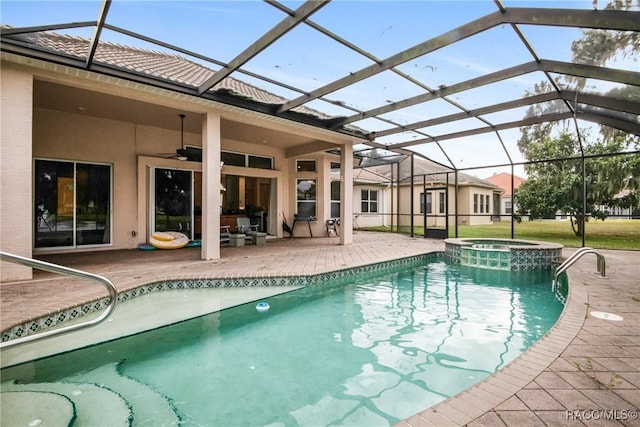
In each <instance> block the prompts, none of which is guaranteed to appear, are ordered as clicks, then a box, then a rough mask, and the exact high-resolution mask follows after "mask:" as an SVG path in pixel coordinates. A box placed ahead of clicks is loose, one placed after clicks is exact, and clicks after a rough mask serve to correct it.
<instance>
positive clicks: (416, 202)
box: [393, 185, 493, 227]
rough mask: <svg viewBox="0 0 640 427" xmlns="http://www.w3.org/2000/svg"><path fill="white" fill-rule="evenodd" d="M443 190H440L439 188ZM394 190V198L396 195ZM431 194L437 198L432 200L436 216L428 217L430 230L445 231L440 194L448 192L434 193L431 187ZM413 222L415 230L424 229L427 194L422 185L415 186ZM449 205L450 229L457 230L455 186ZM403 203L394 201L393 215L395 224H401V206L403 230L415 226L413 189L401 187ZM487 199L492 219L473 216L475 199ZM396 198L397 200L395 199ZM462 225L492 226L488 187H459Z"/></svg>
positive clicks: (451, 187)
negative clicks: (423, 195)
mask: <svg viewBox="0 0 640 427" xmlns="http://www.w3.org/2000/svg"><path fill="white" fill-rule="evenodd" d="M438 187H440V186H438ZM395 191H396V189H395V187H394V194H395ZM426 191H427V192H431V193H432V194H433V196H432V197H433V198H432V204H431V206H432V211H431V212H432V213H431V214H430V215H427V227H444V226H445V224H446V218H445V216H444V215H443V214H440V213H439V197H440V194H439V193H440V192H442V191H444V190H443V189H434V190H432V189H430V188H429V187H428V186H427V188H426ZM413 192H414V193H413V212H414V216H413V221H414V225H415V226H422V225H423V215H422V214H420V193H422V192H424V189H423V187H422V185H415V186H414V190H413ZM448 192H449V201H448V205H449V206H448V209H449V226H453V225H454V224H455V215H454V213H455V211H456V205H455V185H449V191H448ZM398 193H399V196H400V200H399V202H398V200H395V199H394V201H393V211H394V220H393V221H394V224H395V223H396V221H398V216H397V211H398V206H399V209H400V218H399V223H400V225H401V226H409V225H410V223H411V215H410V213H411V187H410V186H409V185H403V186H400V189H399V190H398ZM474 194H478V195H483V196H489V215H487V213H486V212H484V213H483V214H482V216H481V214H480V213H478V215H477V216H474V215H473V195H474ZM394 197H395V196H394ZM457 207H458V212H459V216H458V224H460V225H480V224H491V223H492V219H491V216H490V214H491V213H492V211H493V190H492V189H490V188H486V187H481V186H479V185H461V186H459V187H458V206H457Z"/></svg>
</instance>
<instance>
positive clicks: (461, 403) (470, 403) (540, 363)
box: [395, 272, 589, 427]
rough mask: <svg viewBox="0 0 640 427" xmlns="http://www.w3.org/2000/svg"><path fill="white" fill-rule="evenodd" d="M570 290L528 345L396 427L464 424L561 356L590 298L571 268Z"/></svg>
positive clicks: (514, 391)
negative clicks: (546, 326) (479, 378)
mask: <svg viewBox="0 0 640 427" xmlns="http://www.w3.org/2000/svg"><path fill="white" fill-rule="evenodd" d="M567 273H568V274H567V276H568V279H569V292H568V295H567V300H566V302H565V306H564V309H563V310H562V313H560V318H559V319H558V321H557V322H556V324H555V325H553V327H552V328H551V329H550V330H549V331H548V332H547V333H546V334H545V335H544V336H543V337H542V338H540V339H539V340H538V341H536V342H535V343H534V344H533V345H532V346H531V347H529V348H528V349H527V350H525V351H524V353H522V354H521V355H520V356H518V357H517V358H516V359H514V360H513V361H511V362H510V363H508V364H507V365H506V366H505V367H504V368H502V369H500V370H499V371H498V372H496V373H494V374H492V375H491V376H489V377H488V378H485V379H484V380H482V381H480V382H479V383H477V384H475V385H474V386H471V387H470V388H468V389H466V390H463V391H461V392H460V393H458V394H456V395H454V396H451V397H449V398H448V399H446V400H444V401H442V402H440V403H438V404H436V405H434V406H431V407H429V408H427V409H425V410H424V411H421V412H419V413H417V414H415V415H413V416H411V417H409V418H406V419H404V420H402V421H400V422H399V423H397V424H395V427H416V426H420V427H431V426H433V427H438V426H445V425H446V426H464V425H467V424H469V423H470V422H472V421H473V420H475V419H477V418H478V417H481V416H482V415H484V414H486V413H487V412H489V411H491V410H493V409H494V408H495V407H496V406H498V405H500V404H501V403H503V402H505V401H506V400H508V399H509V398H510V397H512V396H514V395H515V394H516V393H517V392H519V391H520V390H522V389H523V388H525V386H527V385H528V384H529V383H531V382H532V381H533V380H534V379H535V378H536V377H537V376H538V375H540V374H541V373H542V372H543V371H544V370H545V369H547V368H548V367H549V365H551V364H552V363H553V362H554V361H556V360H557V359H558V357H560V355H561V354H562V352H563V351H564V350H565V349H566V348H567V345H568V343H570V342H571V341H572V340H573V339H574V338H575V337H576V336H577V335H578V333H579V332H580V330H581V328H582V326H583V325H584V322H585V319H586V316H587V310H588V302H589V293H588V289H587V287H586V286H578V284H579V283H578V282H579V281H578V280H572V276H571V273H570V272H567Z"/></svg>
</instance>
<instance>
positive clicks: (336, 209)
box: [331, 181, 340, 218]
mask: <svg viewBox="0 0 640 427" xmlns="http://www.w3.org/2000/svg"><path fill="white" fill-rule="evenodd" d="M331 218H340V181H331Z"/></svg>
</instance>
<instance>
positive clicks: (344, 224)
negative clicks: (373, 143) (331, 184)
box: [340, 144, 353, 245]
mask: <svg viewBox="0 0 640 427" xmlns="http://www.w3.org/2000/svg"><path fill="white" fill-rule="evenodd" d="M340 175H341V176H342V185H341V186H340V244H341V245H349V244H351V243H353V146H352V145H351V144H345V145H343V146H342V147H340Z"/></svg>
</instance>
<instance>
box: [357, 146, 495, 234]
mask: <svg viewBox="0 0 640 427" xmlns="http://www.w3.org/2000/svg"><path fill="white" fill-rule="evenodd" d="M410 164H411V162H410V160H409V159H405V160H403V161H402V162H400V163H399V166H398V164H394V165H380V166H373V167H369V168H367V170H369V171H371V172H373V173H376V174H377V175H379V176H382V177H384V179H385V180H386V183H387V185H388V192H389V193H390V194H389V195H388V196H386V197H385V198H386V199H388V200H389V202H388V205H387V206H388V207H389V208H388V209H387V210H386V212H385V213H386V214H387V215H386V216H387V217H388V218H387V220H386V221H387V222H388V223H393V224H395V225H397V224H399V225H401V226H408V225H410V224H411V219H412V218H411V207H412V204H411V200H412V197H411V194H412V190H411V179H410V177H411V166H410ZM391 181H393V185H391ZM355 189H356V184H355V183H354V190H355ZM502 191H503V190H502V189H500V188H499V187H497V186H495V185H493V184H491V183H489V182H487V181H486V180H483V179H480V178H477V177H475V176H471V175H468V174H465V173H462V172H458V173H457V191H456V173H455V172H454V171H452V170H450V169H447V168H445V167H443V166H441V165H438V164H437V163H434V162H431V161H429V160H427V159H424V158H422V157H418V156H415V157H414V162H413V223H414V225H416V226H422V225H424V224H425V223H426V226H427V227H428V228H444V227H446V225H447V222H448V225H449V226H454V225H455V223H456V215H455V212H456V211H457V212H458V215H457V223H458V224H459V225H478V224H491V223H492V221H493V217H494V216H495V205H494V202H493V201H494V200H496V199H497V200H499V199H500V197H501V195H502ZM456 194H457V197H456ZM354 197H355V196H354ZM447 219H448V221H447Z"/></svg>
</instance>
